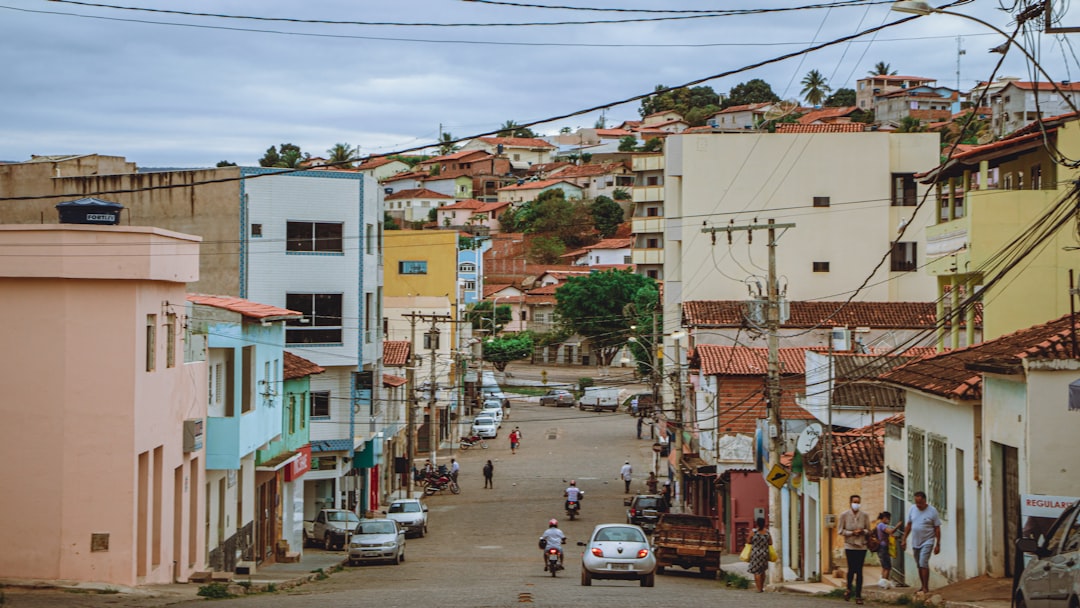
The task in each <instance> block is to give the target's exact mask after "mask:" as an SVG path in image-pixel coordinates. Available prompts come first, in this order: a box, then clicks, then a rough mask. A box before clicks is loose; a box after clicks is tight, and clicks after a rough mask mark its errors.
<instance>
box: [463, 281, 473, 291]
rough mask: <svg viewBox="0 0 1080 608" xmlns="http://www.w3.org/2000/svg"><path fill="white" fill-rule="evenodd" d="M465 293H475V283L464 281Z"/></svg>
mask: <svg viewBox="0 0 1080 608" xmlns="http://www.w3.org/2000/svg"><path fill="white" fill-rule="evenodd" d="M464 287H465V291H476V281H465V282H464Z"/></svg>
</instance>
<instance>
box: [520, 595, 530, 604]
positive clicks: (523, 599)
mask: <svg viewBox="0 0 1080 608" xmlns="http://www.w3.org/2000/svg"><path fill="white" fill-rule="evenodd" d="M532 601H533V596H532V594H531V593H528V592H526V593H519V594H518V603H519V604H531V603H532Z"/></svg>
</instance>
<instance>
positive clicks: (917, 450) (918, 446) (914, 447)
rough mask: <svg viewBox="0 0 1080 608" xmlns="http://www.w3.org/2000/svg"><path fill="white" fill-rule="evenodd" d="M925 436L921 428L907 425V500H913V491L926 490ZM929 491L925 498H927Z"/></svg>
mask: <svg viewBox="0 0 1080 608" xmlns="http://www.w3.org/2000/svg"><path fill="white" fill-rule="evenodd" d="M925 464H926V436H925V435H924V434H923V431H922V429H917V428H913V427H908V475H907V490H908V492H907V494H908V500H909V501H914V500H915V496H914V494H915V492H918V491H920V490H922V491H925V490H926V471H925ZM929 498H930V496H929V493H928V494H927V499H929Z"/></svg>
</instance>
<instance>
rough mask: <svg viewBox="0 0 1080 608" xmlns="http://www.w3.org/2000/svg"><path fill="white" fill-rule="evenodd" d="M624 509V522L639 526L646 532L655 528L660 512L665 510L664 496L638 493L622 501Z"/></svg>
mask: <svg viewBox="0 0 1080 608" xmlns="http://www.w3.org/2000/svg"><path fill="white" fill-rule="evenodd" d="M623 505H624V506H626V507H627V509H626V523H628V524H633V525H635V526H641V529H642V530H645V533H646V534H649V533H651V532H652V531H653V530H655V529H656V522H657V521H658V520H659V519H660V514H661V513H663V512H665V511H666V510H667V507H666V505H664V497H663V496H660V495H658V494H638V495H637V496H634V497H633V498H627V499H625V500H624V501H623Z"/></svg>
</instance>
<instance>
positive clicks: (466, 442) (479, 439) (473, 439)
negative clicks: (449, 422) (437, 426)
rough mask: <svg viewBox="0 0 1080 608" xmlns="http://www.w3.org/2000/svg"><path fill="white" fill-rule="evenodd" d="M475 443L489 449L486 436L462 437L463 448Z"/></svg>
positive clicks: (465, 448)
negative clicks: (485, 439)
mask: <svg viewBox="0 0 1080 608" xmlns="http://www.w3.org/2000/svg"><path fill="white" fill-rule="evenodd" d="M475 445H478V446H480V448H481V449H484V450H486V449H488V444H487V441H484V438H483V437H481V436H479V435H473V436H472V437H462V438H461V449H463V450H467V449H469V448H471V447H473V446H475Z"/></svg>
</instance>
